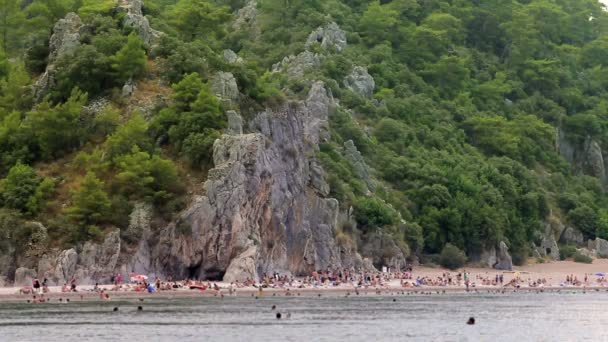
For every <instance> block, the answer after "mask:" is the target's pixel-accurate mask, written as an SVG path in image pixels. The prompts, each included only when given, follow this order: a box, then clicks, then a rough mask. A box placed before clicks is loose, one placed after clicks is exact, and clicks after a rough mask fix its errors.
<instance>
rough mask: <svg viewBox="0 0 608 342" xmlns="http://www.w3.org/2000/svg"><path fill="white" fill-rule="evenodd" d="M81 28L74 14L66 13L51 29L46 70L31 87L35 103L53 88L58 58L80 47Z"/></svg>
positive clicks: (80, 22)
mask: <svg viewBox="0 0 608 342" xmlns="http://www.w3.org/2000/svg"><path fill="white" fill-rule="evenodd" d="M82 28H83V25H82V21H81V20H80V17H79V16H78V15H76V14H75V13H68V14H67V15H66V16H65V18H64V19H60V20H59V21H57V23H56V24H55V26H54V27H53V34H52V35H51V39H50V41H49V58H48V64H47V67H46V70H45V72H44V73H43V74H42V76H40V78H39V79H38V80H37V81H36V83H35V84H34V86H33V93H34V100H35V101H36V102H40V101H42V99H43V98H44V97H45V96H46V95H47V94H48V93H49V92H50V90H51V89H52V88H53V87H54V86H55V82H56V81H55V75H56V73H57V71H56V67H55V63H56V62H57V60H58V59H59V58H61V57H63V56H67V55H69V54H71V53H72V52H74V50H75V49H76V48H77V47H78V46H79V45H80V33H81V30H82Z"/></svg>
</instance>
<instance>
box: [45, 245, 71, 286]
mask: <svg viewBox="0 0 608 342" xmlns="http://www.w3.org/2000/svg"><path fill="white" fill-rule="evenodd" d="M77 264H78V253H76V250H75V249H73V248H72V249H68V250H65V251H62V252H61V254H59V257H58V258H57V262H56V266H55V272H54V274H52V275H51V277H49V279H51V281H52V282H54V283H56V284H58V285H61V284H62V283H67V282H69V281H70V280H72V278H73V277H74V276H75V274H76V265H77Z"/></svg>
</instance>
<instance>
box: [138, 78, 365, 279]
mask: <svg viewBox="0 0 608 342" xmlns="http://www.w3.org/2000/svg"><path fill="white" fill-rule="evenodd" d="M334 105H335V104H334V101H333V98H332V96H331V94H330V93H328V91H327V90H326V88H325V87H324V85H323V84H322V83H320V82H317V83H315V84H314V85H313V86H312V88H311V90H310V93H309V95H308V98H307V99H306V101H303V102H291V103H288V104H285V105H284V106H283V107H282V108H280V109H278V110H266V111H263V112H261V113H259V114H258V115H256V116H255V117H254V119H253V120H251V122H250V124H249V126H250V127H249V128H250V131H251V133H248V134H238V131H239V130H238V129H236V130H232V132H234V133H236V134H234V133H233V134H230V135H228V134H227V135H224V136H222V138H221V139H219V140H218V141H216V143H215V145H214V162H215V165H216V166H215V168H214V169H212V170H211V171H210V172H209V177H208V179H207V181H206V182H205V185H204V188H205V191H206V194H205V195H204V196H199V197H197V198H195V200H194V201H193V203H192V205H190V207H189V208H188V209H187V210H186V211H185V212H184V213H183V214H182V215H181V218H180V219H179V221H178V222H176V223H175V224H172V225H169V226H168V227H166V228H164V229H162V230H161V231H160V232H159V237H158V243H156V244H155V245H152V244H151V245H150V246H151V247H150V251H147V252H145V253H144V254H148V253H149V254H150V255H151V258H150V264H149V265H148V267H149V268H148V269H147V271H148V272H150V271H152V272H156V273H162V274H166V275H169V274H170V275H173V276H175V277H179V278H184V277H197V278H207V279H221V278H224V280H226V281H232V280H236V279H241V280H243V279H245V278H254V279H255V278H257V277H258V276H259V275H260V274H262V273H271V272H274V271H278V272H282V273H290V274H296V275H298V274H305V273H307V272H310V271H311V270H314V269H320V268H327V267H331V268H338V267H354V266H360V265H358V264H357V263H356V260H357V259H356V258H352V257H351V256H347V255H345V254H344V253H341V251H340V249H339V248H338V247H337V246H336V244H335V242H334V229H335V227H336V225H337V218H338V210H339V205H338V201H336V200H335V199H331V198H327V197H326V196H327V189H328V187H327V185H326V184H325V181H324V180H323V170H322V169H321V168H320V166H319V165H318V164H317V161H316V159H315V153H316V150H317V148H318V143H319V142H320V141H321V140H324V139H327V138H328V115H329V113H330V111H331V110H332V107H333V106H334ZM232 115H234V113H232ZM141 252H142V251H141V250H140V251H138V253H141Z"/></svg>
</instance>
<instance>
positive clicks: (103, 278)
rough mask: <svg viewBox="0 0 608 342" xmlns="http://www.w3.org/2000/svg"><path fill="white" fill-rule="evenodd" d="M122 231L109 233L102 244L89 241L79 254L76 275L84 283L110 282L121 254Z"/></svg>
mask: <svg viewBox="0 0 608 342" xmlns="http://www.w3.org/2000/svg"><path fill="white" fill-rule="evenodd" d="M120 244H121V241H120V232H119V231H118V230H114V231H112V232H111V233H109V234H107V235H106V237H105V239H104V241H103V243H102V244H101V245H99V244H94V243H91V242H87V243H85V244H84V247H83V248H82V252H80V255H79V262H78V266H77V270H76V272H75V277H76V278H77V279H78V280H79V281H80V282H82V283H89V284H92V283H96V282H99V283H110V279H111V278H112V275H113V274H114V271H115V269H116V264H117V261H118V257H119V255H120Z"/></svg>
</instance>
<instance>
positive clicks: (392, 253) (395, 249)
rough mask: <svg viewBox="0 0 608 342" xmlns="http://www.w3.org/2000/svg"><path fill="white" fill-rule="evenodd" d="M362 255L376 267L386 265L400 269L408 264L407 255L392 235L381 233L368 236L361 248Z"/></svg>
mask: <svg viewBox="0 0 608 342" xmlns="http://www.w3.org/2000/svg"><path fill="white" fill-rule="evenodd" d="M361 255H362V256H363V257H365V258H368V259H369V260H371V261H372V264H373V265H374V267H375V268H376V269H381V268H382V266H386V267H390V268H391V269H393V270H400V269H402V268H403V267H404V266H405V264H406V260H405V257H406V256H405V255H404V254H403V251H402V250H401V249H400V248H399V246H397V244H395V240H394V238H393V237H392V236H391V235H386V234H381V233H380V234H372V235H371V236H368V237H367V238H366V239H365V243H364V244H363V247H362V248H361Z"/></svg>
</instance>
